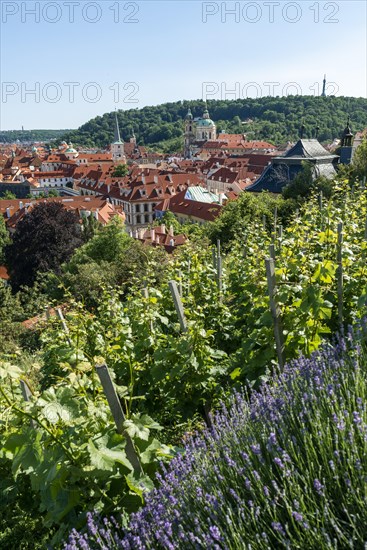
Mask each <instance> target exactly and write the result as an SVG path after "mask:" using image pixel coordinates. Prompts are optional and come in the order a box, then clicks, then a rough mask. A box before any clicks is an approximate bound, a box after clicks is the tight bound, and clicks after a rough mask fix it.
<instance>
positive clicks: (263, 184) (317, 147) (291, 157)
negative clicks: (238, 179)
mask: <svg viewBox="0 0 367 550" xmlns="http://www.w3.org/2000/svg"><path fill="white" fill-rule="evenodd" d="M338 159H339V157H338V155H332V154H331V153H329V151H327V150H326V149H325V148H324V147H323V146H322V145H321V143H320V142H319V141H318V140H317V139H303V138H300V139H299V140H298V141H297V143H296V144H295V145H294V146H293V147H292V148H291V149H289V150H288V151H287V152H286V153H285V155H284V156H278V157H273V158H272V159H271V163H270V164H269V166H267V167H266V168H265V170H264V172H263V173H262V174H261V176H260V177H259V179H258V180H256V181H255V183H253V184H252V185H250V186H249V187H247V191H255V192H261V191H270V192H271V193H281V191H282V189H283V187H284V186H285V185H287V184H288V183H290V182H291V181H292V180H293V179H294V178H295V177H296V176H297V174H299V173H300V172H301V171H302V170H303V163H304V162H309V163H310V164H311V165H312V173H313V177H314V178H315V179H316V178H318V177H320V176H324V177H326V178H333V177H334V176H335V175H336V170H335V166H336V164H337V162H338Z"/></svg>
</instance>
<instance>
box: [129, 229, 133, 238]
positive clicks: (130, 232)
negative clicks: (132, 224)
mask: <svg viewBox="0 0 367 550" xmlns="http://www.w3.org/2000/svg"><path fill="white" fill-rule="evenodd" d="M132 236H133V232H132V230H131V229H130V231H129V237H132Z"/></svg>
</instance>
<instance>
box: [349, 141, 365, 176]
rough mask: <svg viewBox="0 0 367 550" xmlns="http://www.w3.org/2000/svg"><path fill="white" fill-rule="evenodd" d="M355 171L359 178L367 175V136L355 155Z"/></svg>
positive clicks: (353, 164)
mask: <svg viewBox="0 0 367 550" xmlns="http://www.w3.org/2000/svg"><path fill="white" fill-rule="evenodd" d="M352 166H353V172H354V174H355V175H356V177H358V178H361V179H362V178H363V177H367V138H365V139H364V140H363V141H362V143H361V145H360V146H359V147H358V148H357V149H356V152H355V153H354V157H353V162H352Z"/></svg>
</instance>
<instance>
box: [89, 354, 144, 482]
mask: <svg viewBox="0 0 367 550" xmlns="http://www.w3.org/2000/svg"><path fill="white" fill-rule="evenodd" d="M96 371H97V374H98V376H99V379H100V381H101V384H102V387H103V391H104V393H105V396H106V398H107V401H108V405H109V407H110V409H111V413H112V416H113V419H114V421H115V424H116V428H117V432H118V433H119V434H121V435H123V436H124V438H125V440H126V456H127V459H128V460H129V462H130V464H131V465H132V467H133V469H134V472H135V473H137V474H142V473H144V472H143V468H142V465H141V462H140V458H139V455H138V453H137V452H136V449H135V447H134V443H133V440H132V439H131V437H130V435H129V434H128V433H127V432H126V430H125V427H124V422H125V420H126V418H125V415H124V411H123V410H122V406H121V403H120V400H119V398H118V396H117V393H116V390H115V387H114V385H113V382H112V379H111V375H110V373H109V370H108V368H107V365H105V364H102V365H96Z"/></svg>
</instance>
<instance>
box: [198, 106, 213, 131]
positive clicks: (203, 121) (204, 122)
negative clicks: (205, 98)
mask: <svg viewBox="0 0 367 550" xmlns="http://www.w3.org/2000/svg"><path fill="white" fill-rule="evenodd" d="M196 126H197V128H210V127H211V128H214V127H215V124H214V122H213V121H212V120H211V118H210V117H209V111H208V108H205V111H204V113H203V116H202V118H200V119H199V120H198V121H197V124H196Z"/></svg>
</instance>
